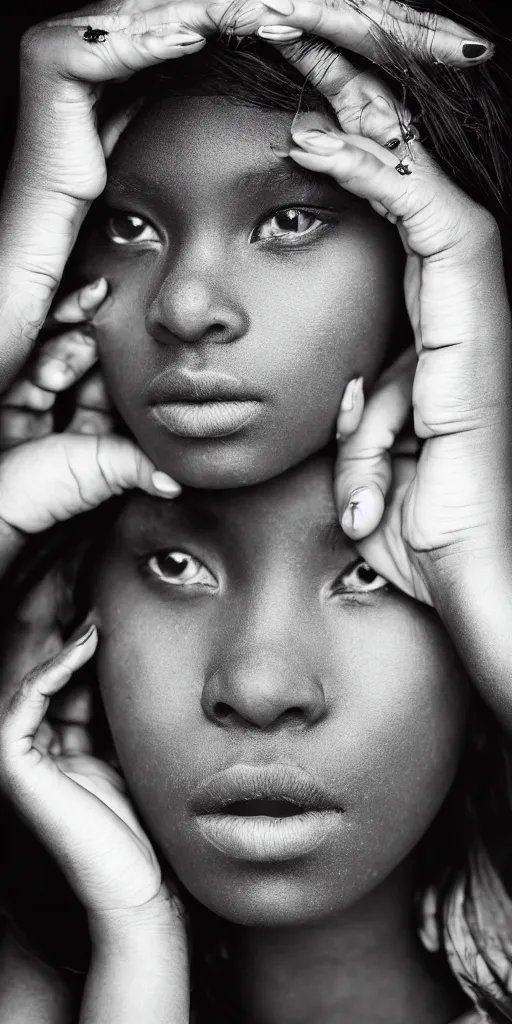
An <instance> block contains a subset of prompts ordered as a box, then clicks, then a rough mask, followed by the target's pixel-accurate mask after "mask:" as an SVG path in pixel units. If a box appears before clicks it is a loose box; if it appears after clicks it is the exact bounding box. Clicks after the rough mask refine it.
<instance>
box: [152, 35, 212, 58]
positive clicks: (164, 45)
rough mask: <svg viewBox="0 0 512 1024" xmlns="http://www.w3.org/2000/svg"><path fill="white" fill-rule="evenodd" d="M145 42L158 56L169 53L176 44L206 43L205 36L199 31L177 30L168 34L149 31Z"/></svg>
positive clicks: (182, 45)
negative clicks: (155, 33) (160, 34)
mask: <svg viewBox="0 0 512 1024" xmlns="http://www.w3.org/2000/svg"><path fill="white" fill-rule="evenodd" d="M144 42H145V45H146V46H147V48H148V50H149V51H150V53H152V54H154V56H155V57H158V56H160V55H163V54H165V53H167V52H168V50H172V49H173V48H174V47H175V46H178V47H186V46H194V45H196V44H197V43H204V42H205V38H204V36H201V35H199V33H198V32H188V33H187V32H175V33H173V34H172V35H168V36H157V35H153V34H152V33H150V32H148V33H146V35H145V36H144Z"/></svg>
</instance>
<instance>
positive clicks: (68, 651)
mask: <svg viewBox="0 0 512 1024" xmlns="http://www.w3.org/2000/svg"><path fill="white" fill-rule="evenodd" d="M97 642H98V633H97V630H96V626H94V625H91V626H88V627H87V629H86V631H85V633H82V635H81V636H80V637H78V638H77V639H76V640H74V642H72V643H69V644H67V645H66V647H65V648H64V649H63V650H62V651H61V652H60V653H59V654H58V655H57V656H56V657H55V658H52V659H51V660H50V661H47V662H45V663H44V664H43V665H40V666H39V667H38V668H36V669H34V671H33V672H29V673H28V675H26V676H25V677H24V679H23V680H22V682H21V684H20V685H19V686H18V687H17V689H16V692H15V693H14V694H13V696H12V697H11V699H10V700H9V701H7V702H6V705H5V706H4V708H3V709H2V711H0V724H1V729H0V761H1V762H2V764H3V766H4V767H5V766H6V765H9V764H10V763H12V761H13V760H17V759H19V758H20V757H25V756H26V755H27V754H30V752H31V750H32V746H33V740H34V737H35V735H36V733H37V730H38V729H39V727H40V726H41V723H42V721H43V719H44V716H45V714H46V712H47V710H48V706H49V702H50V697H52V696H53V694H54V693H57V692H58V691H59V690H61V689H62V688H63V687H64V686H65V685H66V683H68V682H69V680H70V679H71V677H72V675H73V674H74V673H75V672H77V671H78V669H79V668H81V667H82V665H85V663H86V662H87V661H88V660H89V659H90V658H91V657H92V655H93V654H94V651H95V650H96V646H97Z"/></svg>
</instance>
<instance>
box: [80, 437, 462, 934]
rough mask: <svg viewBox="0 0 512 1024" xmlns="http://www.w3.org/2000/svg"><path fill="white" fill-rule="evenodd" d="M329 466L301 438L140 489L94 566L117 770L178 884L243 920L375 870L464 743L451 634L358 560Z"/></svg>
mask: <svg viewBox="0 0 512 1024" xmlns="http://www.w3.org/2000/svg"><path fill="white" fill-rule="evenodd" d="M331 475H332V467H331V465H330V463H329V460H326V459H324V458H323V457H322V458H320V457H315V458H314V459H312V460H310V461H309V462H307V463H305V464H303V465H301V466H300V467H299V468H298V469H294V470H292V471H290V472H289V473H287V474H285V475H284V476H282V477H280V478H278V479H275V480H273V481H271V482H270V483H266V484H264V485H259V486H258V487H256V488H246V489H241V490H238V491H232V492H231V491H213V492H205V491H203V492H200V491H197V490H192V491H190V492H185V493H184V494H183V495H182V496H181V497H180V498H179V499H178V500H177V501H175V502H166V501H163V500H158V499H151V498H148V497H145V496H143V495H137V496H134V497H132V498H131V499H130V500H129V502H128V504H127V505H126V506H125V509H124V511H123V512H122V514H121V517H120V519H119V521H118V522H117V525H116V528H115V536H114V537H113V539H112V541H111V543H110V545H109V548H108V551H107V552H106V556H105V561H104V563H103V564H102V568H101V572H100V575H99V578H98V581H97V590H96V594H95V614H96V616H97V621H99V623H100V635H101V642H100V648H99V654H98V673H99V681H100V686H101V690H102V695H103V699H104V703H105V707H106V712H107V716H108V719H109V722H110V727H111V730H112V735H113V737H114V741H115V745H116V748H117V753H118V757H119V760H120V763H121V767H122V770H123V774H124V776H125V778H126V780H127V783H128V787H129V790H130V792H131V794H132V796H133V798H134V799H135V801H136V804H137V806H138V808H139V811H140V813H141V815H142V817H143V819H144V820H145V822H146V826H147V828H148V832H149V834H150V835H151V836H152V837H153V839H154V840H156V841H157V842H158V844H159V846H160V848H161V850H162V851H163V854H164V856H165V857H166V859H167V860H168V862H169V863H170V864H171V865H172V866H173V868H174V869H175V870H176V872H177V874H178V875H179V877H180V878H181V880H182V881H183V883H184V884H185V886H186V887H187V888H188V889H189V890H190V891H191V892H192V893H193V895H194V896H195V897H196V898H197V899H199V900H200V901H202V902H203V903H204V904H206V905H207V906H208V907H210V908H211V909H213V910H214V911H215V912H216V913H218V914H220V915H221V916H224V917H227V918H230V919H232V920H235V921H238V922H240V923H245V924H263V925H264V924H276V923H293V922H295V923H297V922H300V921H308V920H318V919H321V918H325V917H326V916H328V915H331V914H334V913H336V912H338V911H341V910H343V909H344V908H345V907H347V906H348V905H350V904H351V903H353V902H354V901H356V900H358V899H359V898H360V897H362V896H363V895H364V894H365V893H366V892H368V891H369V890H370V889H372V888H373V887H374V886H376V885H378V884H379V882H381V881H382V880H383V879H385V878H386V877H387V876H388V875H389V874H390V873H391V872H392V871H393V869H394V868H395V867H396V866H397V865H398V864H399V863H401V861H402V860H403V859H404V858H405V857H406V856H407V855H408V854H409V852H410V851H411V850H412V849H413V848H414V846H415V845H416V844H417V842H418V841H419V839H420V837H421V836H422V835H423V834H424V832H425V831H426V829H427V827H428V825H429V824H430V822H431V820H432V819H433V817H434V816H435V814H436V812H437V811H438V809H439V807H440V805H441V803H442V802H443V800H444V797H445V795H446V793H447V791H448V789H449V787H450V785H451V782H452V780H453V777H454V773H455V771H456V766H457V762H458V758H459V752H460V745H461V738H462V733H463V728H464V720H465V708H466V702H467V689H466V683H465V681H464V679H463V678H462V676H461V672H460V669H459V667H458V663H457V661H456V659H455V656H454V653H453V651H452V649H451V647H450V645H449V643H448V641H447V639H446V637H445V635H444V633H443V631H442V629H441V627H440V625H439V623H438V621H437V619H436V617H435V616H434V615H433V613H432V612H431V611H429V610H427V609H426V608H424V607H423V606H421V605H419V604H417V603H415V602H413V601H411V600H410V599H408V598H406V597H404V596H402V595H400V594H399V593H398V592H396V591H394V590H393V589H392V588H387V587H386V586H385V585H384V581H383V580H382V578H381V577H375V574H373V573H372V572H371V571H370V570H368V569H367V568H366V569H365V568H364V564H361V562H360V560H359V561H358V560H357V556H356V554H355V552H354V550H353V549H352V548H351V547H350V546H349V545H347V543H346V541H345V540H344V537H343V535H342V533H341V530H340V528H339V525H338V524H337V521H336V516H335V512H334V507H333V502H332V497H331V487H332V483H331ZM229 804H231V811H229V810H228V809H227V805H229ZM297 805H298V806H297ZM298 811H300V813H298ZM215 812H217V813H215ZM234 812H236V813H234ZM290 812H293V813H290ZM286 815H290V816H288V817H287V816H286ZM276 819H278V820H276Z"/></svg>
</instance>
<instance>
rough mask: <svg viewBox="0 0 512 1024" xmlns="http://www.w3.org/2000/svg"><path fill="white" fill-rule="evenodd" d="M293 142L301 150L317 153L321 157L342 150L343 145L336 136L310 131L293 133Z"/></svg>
mask: <svg viewBox="0 0 512 1024" xmlns="http://www.w3.org/2000/svg"><path fill="white" fill-rule="evenodd" d="M292 138H293V141H294V142H296V143H297V145H298V146H300V147H301V149H308V150H311V152H312V153H319V154H320V155H321V156H328V155H330V154H331V153H336V152H337V150H340V149H343V146H344V145H345V143H344V142H343V139H340V138H339V137H338V136H337V135H330V134H329V133H328V132H322V131H318V130H316V129H315V130H312V131H307V132H293V134H292Z"/></svg>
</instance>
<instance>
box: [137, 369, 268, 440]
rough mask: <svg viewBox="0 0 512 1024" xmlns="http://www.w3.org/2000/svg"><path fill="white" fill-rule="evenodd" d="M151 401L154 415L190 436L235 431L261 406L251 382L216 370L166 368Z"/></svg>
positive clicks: (172, 429) (176, 431) (174, 431)
mask: <svg viewBox="0 0 512 1024" xmlns="http://www.w3.org/2000/svg"><path fill="white" fill-rule="evenodd" d="M149 401H150V405H151V413H150V415H152V417H153V418H155V419H156V420H157V421H158V422H159V423H160V424H161V425H163V426H164V427H165V428H166V429H167V430H168V431H169V432H170V433H171V434H176V435H177V436H178V437H188V438H209V437H210V438H214V437H225V436H226V435H228V434H233V433H235V432H236V431H238V430H241V429H242V428H243V427H244V426H246V424H247V423H248V422H249V421H250V420H252V419H253V418H254V417H255V416H256V415H257V414H258V412H259V411H260V409H261V399H260V397H259V396H258V395H255V394H254V391H253V390H252V389H251V388H250V386H249V384H247V383H245V382H244V381H241V380H238V379H237V378H235V377H230V376H229V375H228V374H224V373H217V372H213V371H209V372H206V371H205V372H201V373H198V372H194V373H192V372H190V371H185V370H175V371H174V372H172V373H170V372H169V371H165V373H163V374H159V376H158V377H156V379H155V380H154V381H153V383H152V385H151V386H150V389H149Z"/></svg>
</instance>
